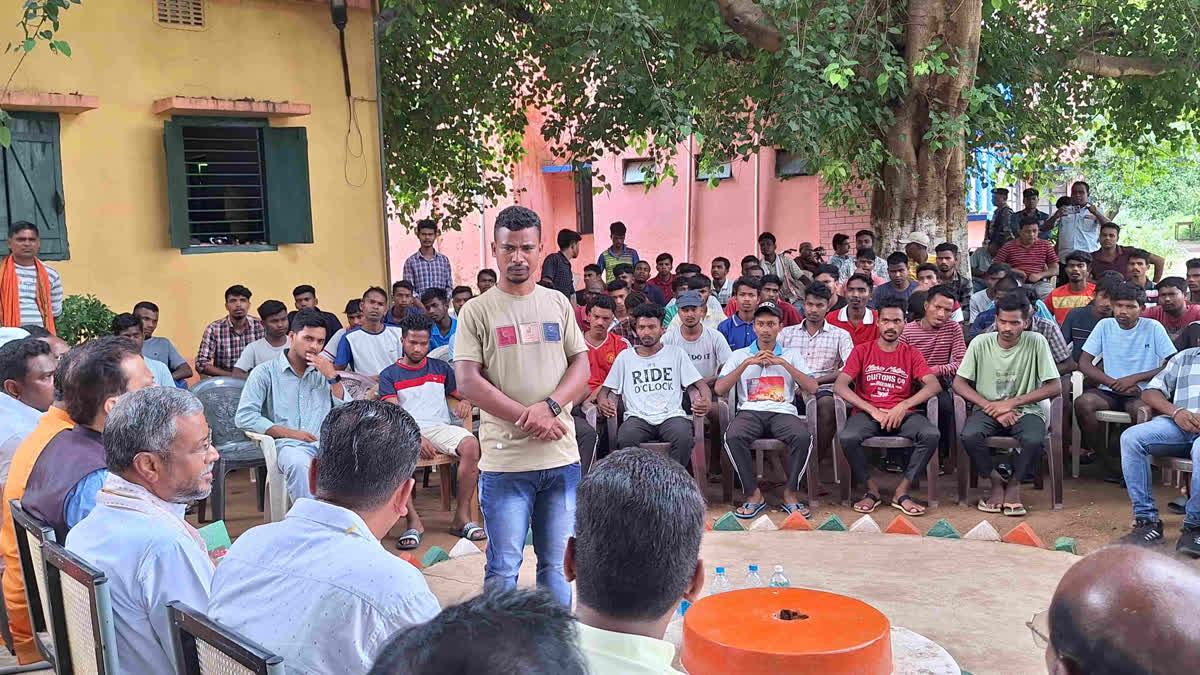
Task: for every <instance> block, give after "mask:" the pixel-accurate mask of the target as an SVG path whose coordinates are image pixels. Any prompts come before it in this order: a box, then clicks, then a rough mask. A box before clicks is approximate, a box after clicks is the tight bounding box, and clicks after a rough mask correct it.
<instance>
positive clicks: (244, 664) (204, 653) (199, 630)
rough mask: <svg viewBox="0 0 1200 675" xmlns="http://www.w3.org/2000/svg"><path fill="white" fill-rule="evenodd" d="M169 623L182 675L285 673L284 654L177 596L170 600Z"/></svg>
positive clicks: (271, 674)
mask: <svg viewBox="0 0 1200 675" xmlns="http://www.w3.org/2000/svg"><path fill="white" fill-rule="evenodd" d="M167 625H168V629H169V630H170V631H171V643H172V646H173V647H174V649H175V668H176V670H177V671H179V673H181V674H182V675H284V669H283V659H282V658H281V657H279V656H277V655H275V654H272V653H271V652H269V651H267V650H266V649H265V648H263V647H261V646H259V645H257V644H255V643H254V642H251V641H250V640H247V639H246V638H244V637H242V636H241V635H238V634H237V633H235V632H233V631H232V630H229V629H228V628H226V627H224V626H222V625H221V624H219V623H217V622H216V621H213V620H212V619H210V618H208V617H207V616H205V615H203V614H201V613H200V612H197V611H196V610H194V609H192V608H191V607H188V606H187V605H185V604H183V603H182V602H179V601H178V600H174V601H172V602H168V603H167Z"/></svg>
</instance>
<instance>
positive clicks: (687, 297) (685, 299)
mask: <svg viewBox="0 0 1200 675" xmlns="http://www.w3.org/2000/svg"><path fill="white" fill-rule="evenodd" d="M703 305H704V302H703V301H702V300H701V299H700V292H699V291H684V292H682V293H680V294H679V297H677V298H675V306H676V307H678V308H679V309H683V308H684V307H701V306H703Z"/></svg>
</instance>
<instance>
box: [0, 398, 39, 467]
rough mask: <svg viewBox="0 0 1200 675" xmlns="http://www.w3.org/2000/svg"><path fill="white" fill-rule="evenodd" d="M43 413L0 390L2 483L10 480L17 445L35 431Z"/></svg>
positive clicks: (0, 462)
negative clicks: (9, 469)
mask: <svg viewBox="0 0 1200 675" xmlns="http://www.w3.org/2000/svg"><path fill="white" fill-rule="evenodd" d="M41 417H42V413H41V412H40V411H39V410H37V409H36V408H32V407H30V406H27V405H25V404H24V403H22V402H20V401H18V400H17V399H15V398H13V397H12V396H9V395H8V394H5V393H3V392H0V484H3V483H4V482H5V481H7V480H8V468H9V467H10V466H12V459H13V455H15V454H17V446H19V445H21V441H23V440H25V437H26V436H28V435H29V432H31V431H33V428H34V427H36V426H37V423H38V420H39V419H41Z"/></svg>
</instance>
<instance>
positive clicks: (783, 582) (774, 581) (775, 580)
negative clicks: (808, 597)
mask: <svg viewBox="0 0 1200 675" xmlns="http://www.w3.org/2000/svg"><path fill="white" fill-rule="evenodd" d="M767 585H768V586H770V587H771V588H788V587H789V586H791V585H792V582H790V581H788V578H787V575H786V574H784V573H783V565H776V566H775V573H774V574H772V575H771V580H770V581H768V582H767Z"/></svg>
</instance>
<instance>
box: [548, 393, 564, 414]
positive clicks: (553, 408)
mask: <svg viewBox="0 0 1200 675" xmlns="http://www.w3.org/2000/svg"><path fill="white" fill-rule="evenodd" d="M546 405H548V406H550V412H552V413H554V416H555V417H558V416H559V415H561V414H562V406H561V405H559V404H558V403H557V402H556V401H555V400H554V399H552V398H550V397H549V396H547V397H546Z"/></svg>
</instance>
